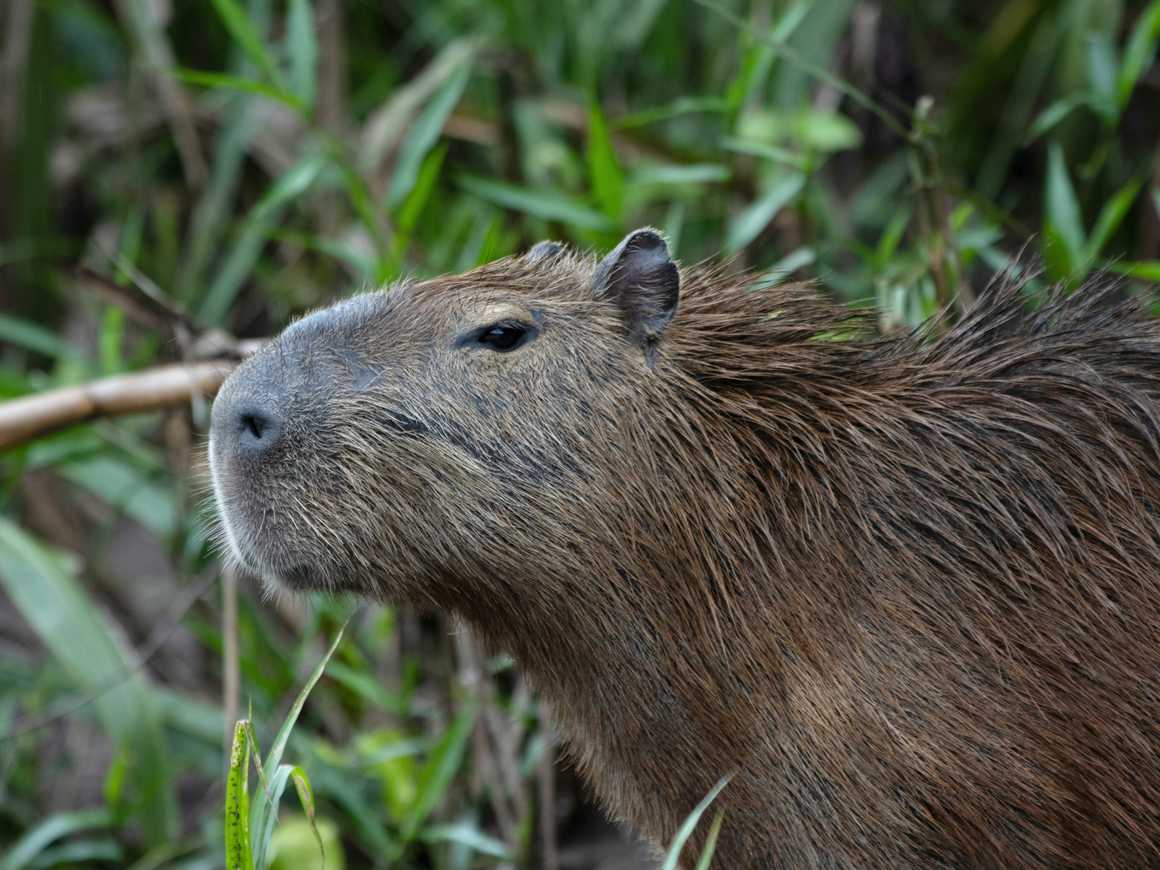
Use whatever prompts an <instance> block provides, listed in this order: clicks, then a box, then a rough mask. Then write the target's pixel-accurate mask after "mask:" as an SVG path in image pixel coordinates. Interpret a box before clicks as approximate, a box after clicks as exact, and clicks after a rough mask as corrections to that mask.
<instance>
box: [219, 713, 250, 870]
mask: <svg viewBox="0 0 1160 870" xmlns="http://www.w3.org/2000/svg"><path fill="white" fill-rule="evenodd" d="M247 724H248V723H247V722H246V720H245V719H239V720H238V721H237V722H235V723H234V742H233V745H232V746H231V747H230V767H229V772H228V773H227V774H226V807H225V838H226V870H254V858H253V854H252V852H251V850H250V736H249V731H248V729H247V727H246V726H247Z"/></svg>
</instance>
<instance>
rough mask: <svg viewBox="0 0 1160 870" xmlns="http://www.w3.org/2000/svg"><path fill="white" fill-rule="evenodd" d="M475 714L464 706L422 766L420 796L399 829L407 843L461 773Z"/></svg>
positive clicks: (469, 707) (470, 708)
mask: <svg viewBox="0 0 1160 870" xmlns="http://www.w3.org/2000/svg"><path fill="white" fill-rule="evenodd" d="M475 713H476V708H475V705H474V704H472V703H470V702H466V703H464V705H463V706H462V707H461V708H460V710H459V715H457V716H456V717H455V721H454V722H452V723H451V727H450V728H448V729H447V731H446V732H444V734H443V736H442V738H441V739H440V740H439V742H438V743H437V744H436V745H435V747H434V749H432V751H431V754H430V756H428V758H427V761H426V763H425V764H424V765H423V770H422V772H421V773H420V775H419V794H418V795H417V796H416V798H415V802H414V803H413V804H412V805H411V810H410V812H409V813H408V814H407V816H406V818H404V819H403V823H402V825H401V826H400V828H401V830H400V832H399V833H400V836H402V838H403V840H404V841H407V842H410V841H411V840H414V839H415V838H416V836H418V834H419V830H420V828H422V826H423V823H424V822H425V821H426V820H427V817H428V816H429V815H431V811H432V810H434V809H435V807H436V805H437V804H438V803H439V801H440V800H441V799H442V798H443V795H444V793H445V792H446V791H447V787H448V786H449V785H450V784H451V780H452V779H454V777H455V773H456V771H458V770H459V765H460V762H461V761H462V760H463V754H464V752H465V751H466V750H467V741H468V739H469V738H470V737H471V729H472V726H474V724H475Z"/></svg>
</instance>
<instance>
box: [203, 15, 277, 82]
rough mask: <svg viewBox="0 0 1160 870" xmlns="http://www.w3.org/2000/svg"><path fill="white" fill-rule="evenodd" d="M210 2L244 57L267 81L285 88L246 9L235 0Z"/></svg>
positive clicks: (271, 57) (272, 59)
mask: <svg viewBox="0 0 1160 870" xmlns="http://www.w3.org/2000/svg"><path fill="white" fill-rule="evenodd" d="M212 2H213V7H214V9H216V10H217V13H218V16H219V17H220V18H221V20H222V24H224V25H225V26H226V30H228V31H229V33H230V36H232V37H233V39H234V42H236V43H237V44H238V46H239V47H240V48H241V49H242V51H244V52H245V54H246V57H248V58H249V59H250V60H251V61H252V62H253V63H254V64H255V65H256V66H257V67H258V69H260V70H261V71H262V74H263V75H264V76H265V77H266V79H267V80H268V81H270V82H272V83H273V84H275V85H277V87H278V89H279V90H281V91H285V90H287V88H286V83H285V82H284V81H283V79H282V74H281V72H279V70H278V67H277V66H276V65H275V63H274V58H273V56H272V55H271V54H270V52H269V51H268V50H267V48H266V44H265V43H264V42H263V41H262V37H261V36H259V35H258V31H257V30H256V29H255V28H254V25H253V23H252V22H251V21H250V18H249V16H248V15H247V14H246V11H245V10H244V9H243V8H242V7H241V6H239V5H238V4H237V3H236V2H235V0H212Z"/></svg>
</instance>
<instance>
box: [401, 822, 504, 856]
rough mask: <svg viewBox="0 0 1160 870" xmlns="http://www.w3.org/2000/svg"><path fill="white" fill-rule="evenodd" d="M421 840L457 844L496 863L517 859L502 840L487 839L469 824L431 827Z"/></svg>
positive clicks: (487, 837)
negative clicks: (493, 859) (492, 859)
mask: <svg viewBox="0 0 1160 870" xmlns="http://www.w3.org/2000/svg"><path fill="white" fill-rule="evenodd" d="M422 840H423V842H424V843H458V844H459V845H461V846H466V847H467V848H468V849H470V850H471V851H472V852H477V853H478V854H480V855H486V856H488V857H489V858H495V859H496V860H497V861H515V860H516V857H517V856H516V855H514V854H512V850H511V848H510V847H509V846H508V844H507V843H505V842H504V841H503V840H497V839H496V838H495V837H489V836H488V835H487V834H485V833H484V832H483V831H481V830H479V828H477V827H476V826H475V825H473V824H471V823H470V822H458V823H456V824H451V825H432V826H431V827H429V828H428V829H427V830H425V831H424V832H423V836H422Z"/></svg>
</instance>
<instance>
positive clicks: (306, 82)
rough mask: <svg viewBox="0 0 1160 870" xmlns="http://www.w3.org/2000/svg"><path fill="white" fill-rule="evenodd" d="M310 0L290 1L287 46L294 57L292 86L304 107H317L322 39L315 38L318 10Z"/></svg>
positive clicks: (292, 58) (288, 51)
mask: <svg viewBox="0 0 1160 870" xmlns="http://www.w3.org/2000/svg"><path fill="white" fill-rule="evenodd" d="M310 6H311V4H310V0H290V12H289V14H288V15H287V20H286V49H287V54H289V56H290V87H291V89H293V91H294V93H295V95H296V96H297V97H298V100H299V102H300V103H301V106H302V108H303V110H305V111H310V110H311V109H312V108H314V94H315V69H316V67H317V66H318V41H317V40H316V39H315V38H314V12H313V10H312V9H311V8H310Z"/></svg>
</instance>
